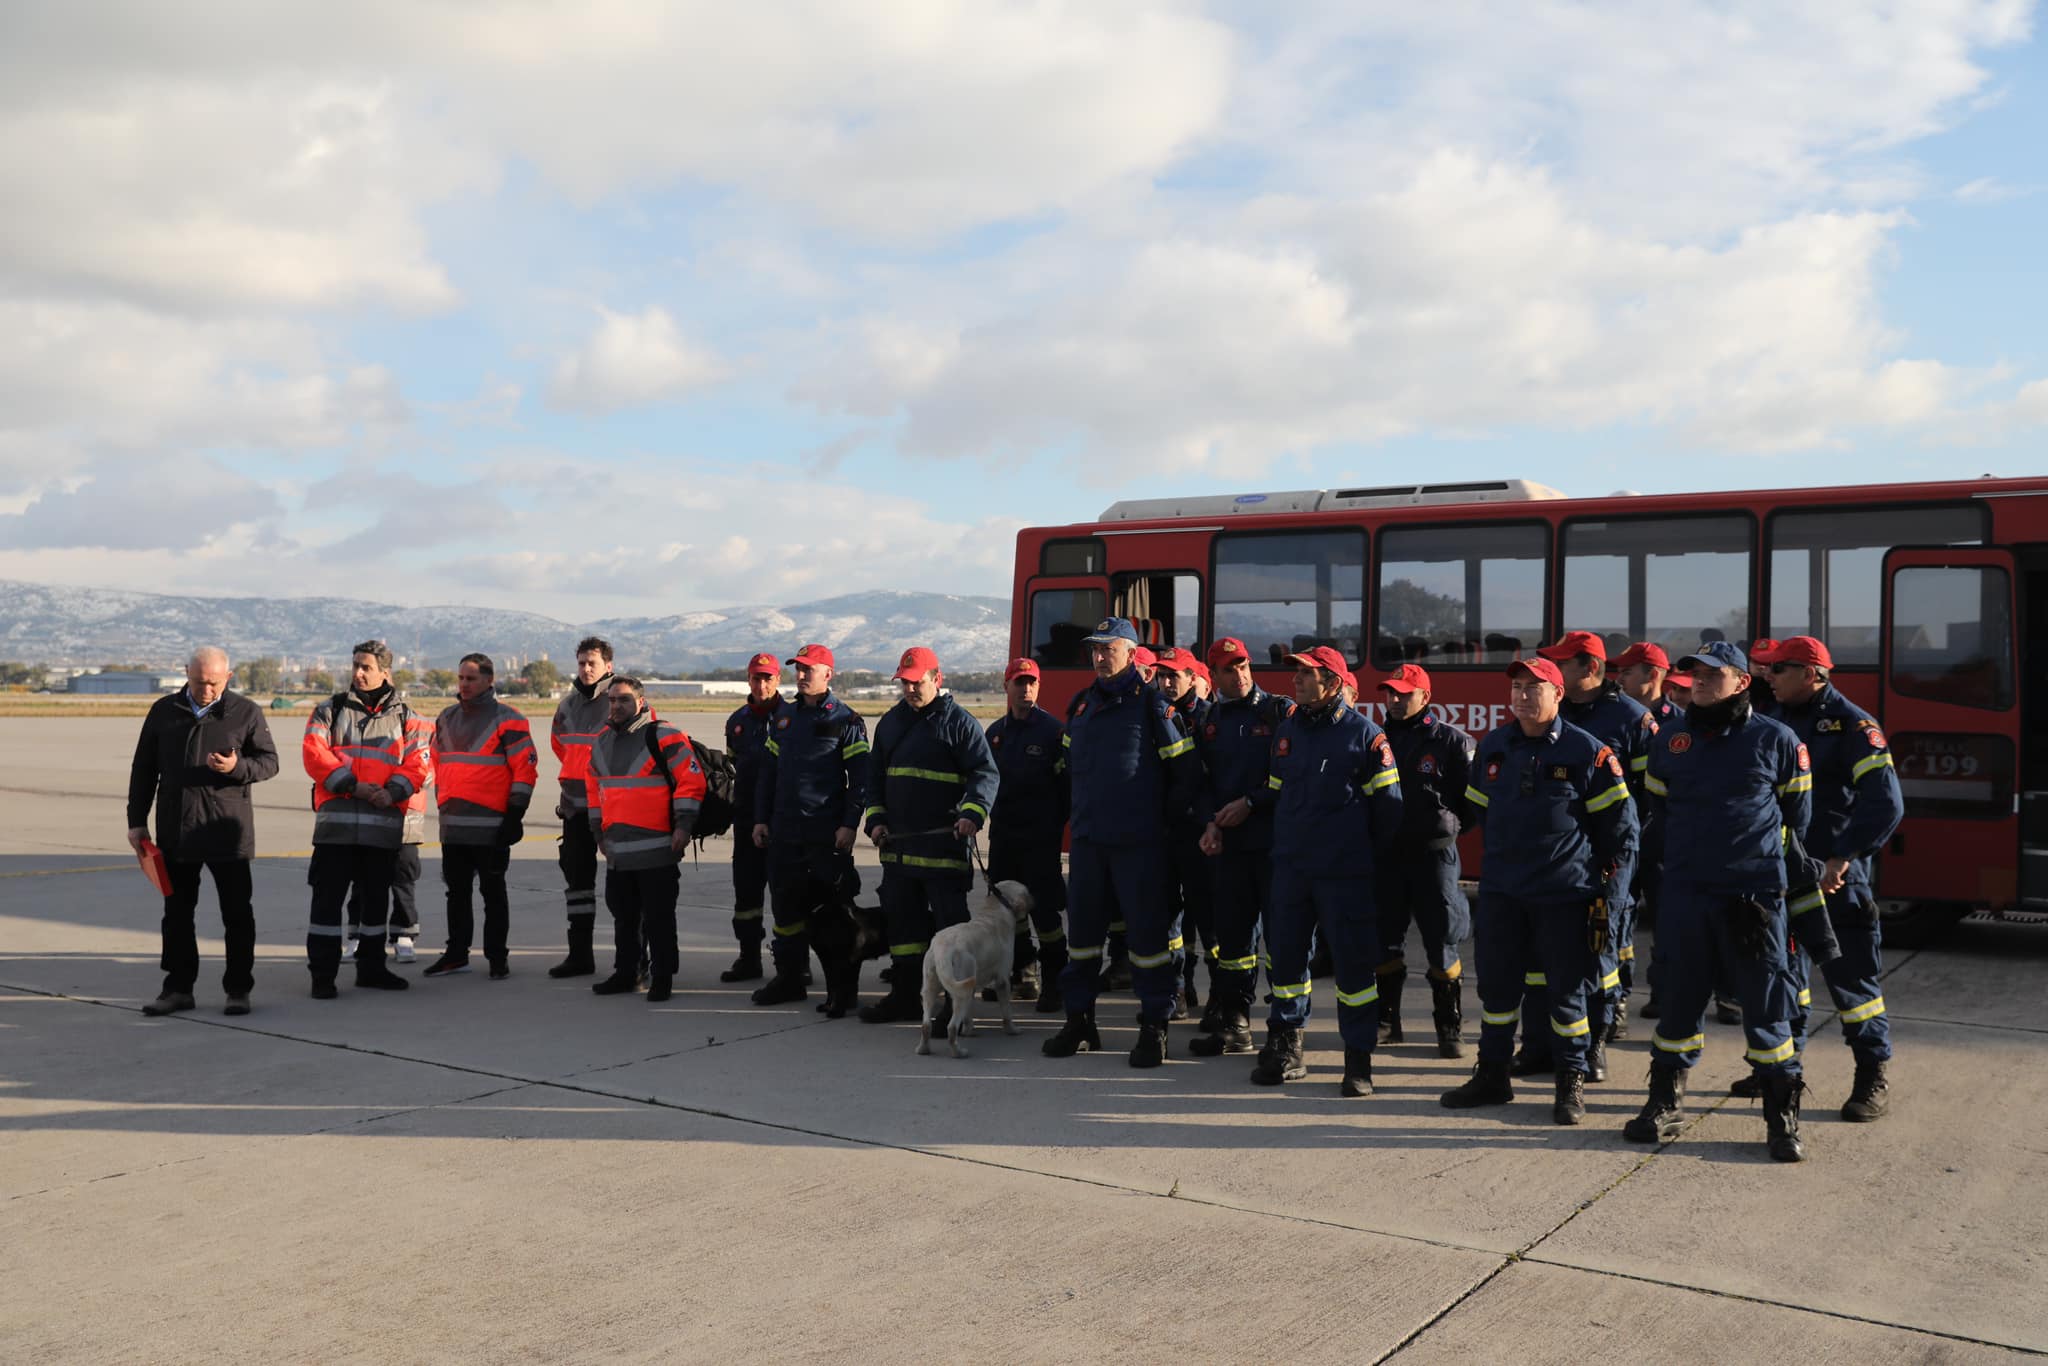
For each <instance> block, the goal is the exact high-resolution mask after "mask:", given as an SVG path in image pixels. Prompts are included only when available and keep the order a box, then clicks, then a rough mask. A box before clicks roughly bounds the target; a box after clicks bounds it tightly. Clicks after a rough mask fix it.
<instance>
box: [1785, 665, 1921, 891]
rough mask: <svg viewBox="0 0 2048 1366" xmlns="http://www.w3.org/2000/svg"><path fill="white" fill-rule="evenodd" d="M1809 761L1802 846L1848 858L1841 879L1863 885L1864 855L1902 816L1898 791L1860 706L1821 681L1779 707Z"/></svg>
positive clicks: (1887, 754)
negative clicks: (1800, 701) (1797, 701)
mask: <svg viewBox="0 0 2048 1366" xmlns="http://www.w3.org/2000/svg"><path fill="white" fill-rule="evenodd" d="M1778 719H1779V720H1780V721H1782V722H1783V723H1784V724H1785V725H1787V726H1790V727H1791V728H1792V733H1793V734H1794V735H1797V736H1798V737H1799V739H1800V741H1801V742H1802V743H1804V744H1805V746H1806V749H1807V753H1808V754H1809V755H1810V756H1811V758H1812V760H1813V820H1812V822H1811V823H1810V824H1809V825H1808V826H1807V827H1806V852H1807V853H1809V854H1811V855H1812V856H1813V857H1815V858H1817V859H1831V858H1845V859H1848V860H1850V863H1849V871H1848V873H1847V875H1846V880H1847V881H1848V882H1850V883H1854V884H1860V885H1862V886H1864V887H1868V886H1869V885H1870V856H1871V855H1872V854H1874V853H1876V852H1877V851H1878V850H1879V849H1881V848H1883V847H1884V842H1885V841H1886V840H1888V839H1890V838H1891V837H1892V832H1893V831H1895V830H1897V829H1898V828H1899V822H1900V821H1902V820H1904V819H1905V816H1906V798H1905V794H1904V793H1902V792H1901V791H1900V790H1899V775H1898V770H1897V769H1896V768H1894V767H1893V765H1892V752H1891V749H1890V747H1889V746H1888V745H1887V744H1886V743H1885V738H1884V732H1883V731H1882V730H1880V729H1878V725H1877V721H1876V720H1875V719H1874V718H1873V717H1872V716H1871V714H1870V713H1869V712H1867V711H1865V710H1863V708H1861V707H1859V706H1857V705H1856V704H1855V703H1854V702H1851V701H1850V700H1849V699H1848V698H1846V697H1844V696H1842V695H1841V694H1840V693H1838V692H1836V691H1835V689H1834V686H1833V685H1832V684H1830V685H1828V686H1826V687H1823V688H1822V689H1821V690H1820V691H1819V692H1818V693H1816V694H1815V695H1814V698H1813V700H1812V701H1811V702H1808V703H1807V704H1806V705H1805V706H1803V707H1780V708H1779V709H1778Z"/></svg>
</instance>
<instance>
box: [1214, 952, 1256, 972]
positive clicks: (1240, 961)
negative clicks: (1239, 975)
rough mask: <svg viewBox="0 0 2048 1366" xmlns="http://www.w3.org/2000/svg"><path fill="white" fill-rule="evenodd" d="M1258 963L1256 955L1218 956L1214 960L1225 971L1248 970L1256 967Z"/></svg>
mask: <svg viewBox="0 0 2048 1366" xmlns="http://www.w3.org/2000/svg"><path fill="white" fill-rule="evenodd" d="M1258 965H1259V960H1258V958H1257V957H1256V956H1254V957H1251V958H1218V959H1217V960H1216V966H1217V967H1219V968H1221V969H1222V970H1223V971H1225V972H1250V971H1252V970H1253V969H1254V968H1256V967H1258Z"/></svg>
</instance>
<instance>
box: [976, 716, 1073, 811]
mask: <svg viewBox="0 0 2048 1366" xmlns="http://www.w3.org/2000/svg"><path fill="white" fill-rule="evenodd" d="M986 734H987V736H988V747H989V752H990V753H991V754H993V755H995V758H996V772H997V773H998V775H1000V779H1001V781H1000V782H999V783H998V784H997V787H996V804H995V806H994V807H993V808H992V819H993V824H992V825H991V826H990V829H989V840H990V842H991V843H995V842H997V841H1000V842H1002V843H1004V844H1010V843H1013V842H1014V843H1016V844H1018V845H1033V844H1053V845H1057V844H1058V843H1059V842H1060V835H1061V833H1062V832H1063V831H1065V830H1066V828H1067V811H1068V809H1069V808H1070V806H1071V804H1072V800H1073V797H1072V793H1071V792H1070V791H1069V789H1068V786H1067V751H1066V746H1065V745H1064V744H1063V743H1061V742H1062V741H1063V740H1064V739H1065V738H1066V732H1065V731H1064V730H1063V729H1062V728H1061V726H1060V723H1059V718H1057V717H1055V716H1054V715H1053V714H1052V713H1051V712H1049V711H1047V710H1046V709H1045V708H1043V707H1033V708H1032V709H1031V714H1030V715H1029V716H1027V717H1025V718H1024V719H1023V720H1022V721H1019V720H1017V719H1015V718H1014V717H1011V716H1009V715H1007V714H1005V715H1003V716H998V717H997V718H996V719H995V720H993V721H991V722H989V726H988V731H987V732H986Z"/></svg>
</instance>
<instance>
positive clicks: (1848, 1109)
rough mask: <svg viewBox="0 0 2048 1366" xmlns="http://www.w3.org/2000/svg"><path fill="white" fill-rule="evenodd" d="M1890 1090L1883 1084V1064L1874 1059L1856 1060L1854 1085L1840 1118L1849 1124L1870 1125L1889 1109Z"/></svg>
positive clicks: (1882, 1116)
mask: <svg viewBox="0 0 2048 1366" xmlns="http://www.w3.org/2000/svg"><path fill="white" fill-rule="evenodd" d="M1890 1105H1891V1095H1890V1088H1889V1087H1887V1086H1886V1084H1885V1075H1884V1064H1883V1063H1882V1062H1880V1061H1878V1060H1877V1059H1876V1058H1865V1057H1858V1058H1857V1059H1856V1084H1855V1085H1854V1086H1853V1087H1851V1088H1850V1090H1849V1099H1848V1100H1847V1101H1845V1102H1844V1103H1843V1105H1842V1118H1843V1119H1846V1120H1848V1121H1849V1122H1850V1123H1851V1124H1872V1123H1875V1122H1876V1121H1878V1120H1880V1119H1883V1118H1884V1112H1885V1111H1886V1110H1887V1109H1889V1108H1890Z"/></svg>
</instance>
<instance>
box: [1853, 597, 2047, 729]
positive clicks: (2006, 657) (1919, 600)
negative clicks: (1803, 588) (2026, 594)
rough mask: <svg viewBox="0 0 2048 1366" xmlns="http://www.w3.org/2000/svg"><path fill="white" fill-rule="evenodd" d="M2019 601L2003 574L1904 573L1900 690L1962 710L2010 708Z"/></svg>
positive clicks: (1897, 624)
mask: <svg viewBox="0 0 2048 1366" xmlns="http://www.w3.org/2000/svg"><path fill="white" fill-rule="evenodd" d="M2011 602H2012V584H2011V579H2010V578H2009V576H2008V575H2007V574H2006V572H2005V571H2004V570H2003V569H1991V568H1975V567H1972V568H1961V567H1958V568H1936V567H1933V566H1928V567H1925V568H1904V569H1900V570H1898V571H1897V572H1896V573H1894V574H1893V575H1892V665H1891V686H1892V690H1893V691H1894V692H1897V693H1899V694H1900V695H1901V696H1904V697H1925V698H1928V699H1930V700H1932V701H1936V702H1947V703H1949V704H1950V705H1951V706H1957V707H1983V708H1986V709H1987V710H1991V711H2003V710H2005V709H2006V708H2007V707H2010V706H2011V705H2012V612H2011V609H2010V604H2011ZM1829 653H1830V654H1832V653H1833V650H1832V649H1830V651H1829Z"/></svg>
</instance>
